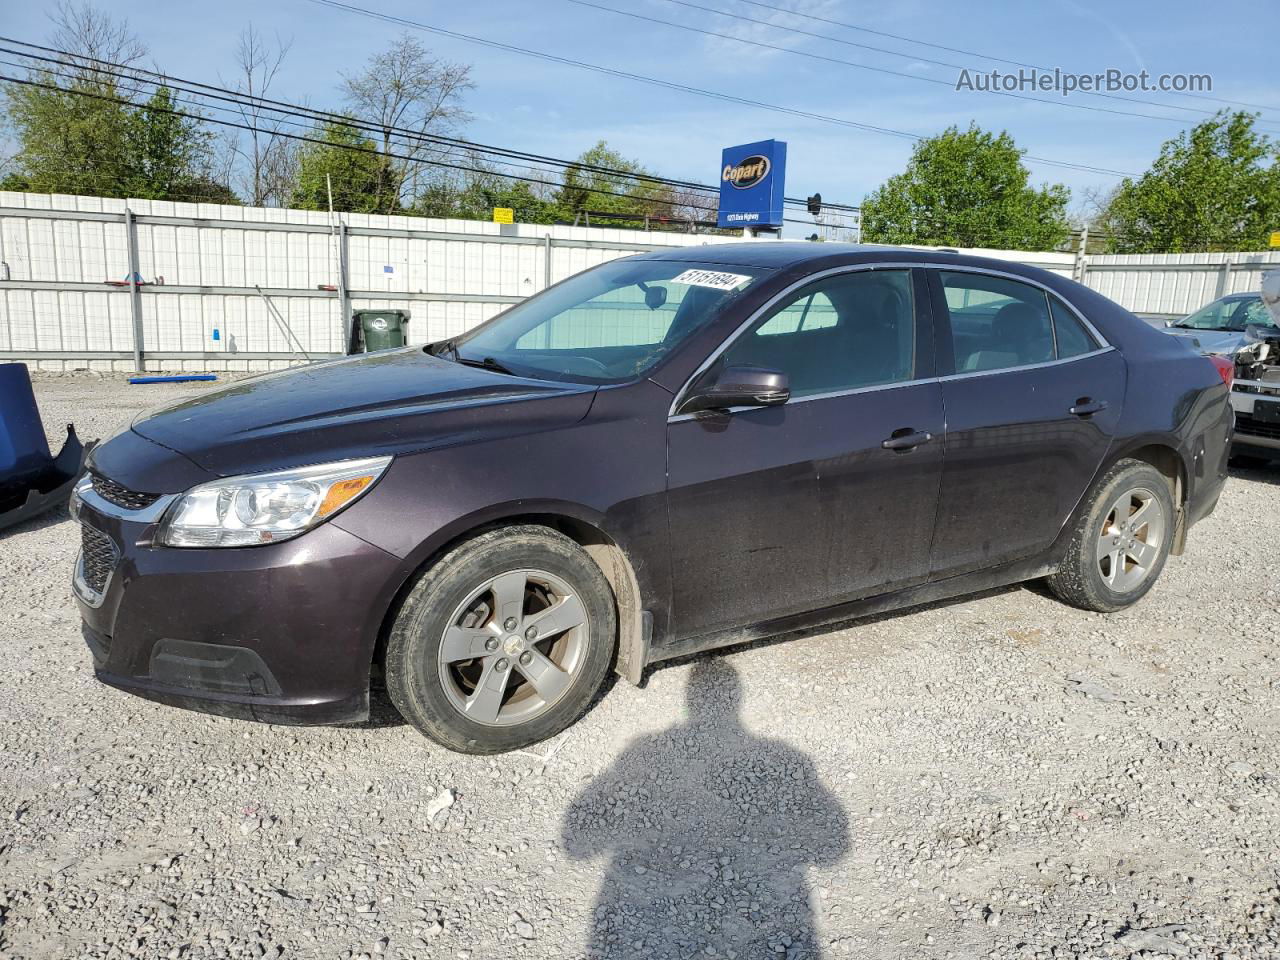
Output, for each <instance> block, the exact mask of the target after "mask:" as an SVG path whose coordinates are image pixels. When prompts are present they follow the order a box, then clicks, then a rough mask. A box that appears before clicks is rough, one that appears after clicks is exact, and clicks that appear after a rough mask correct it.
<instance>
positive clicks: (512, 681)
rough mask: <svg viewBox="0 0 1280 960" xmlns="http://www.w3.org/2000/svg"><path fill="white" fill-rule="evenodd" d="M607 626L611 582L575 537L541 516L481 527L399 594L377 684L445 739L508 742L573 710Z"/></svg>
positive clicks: (612, 635)
mask: <svg viewBox="0 0 1280 960" xmlns="http://www.w3.org/2000/svg"><path fill="white" fill-rule="evenodd" d="M616 636H617V626H616V617H615V613H614V602H613V593H612V591H611V590H610V588H609V584H608V581H606V580H605V578H604V574H603V573H601V571H600V568H599V567H597V566H596V564H595V563H594V562H593V561H592V560H591V558H590V557H588V556H587V554H586V553H585V552H584V551H583V550H582V548H581V547H579V546H578V545H577V544H576V543H574V542H573V541H572V540H570V539H569V538H568V537H565V536H563V535H562V534H559V533H557V532H556V531H554V530H551V529H550V528H547V527H538V526H511V527H503V528H500V529H496V530H490V531H488V532H487V533H483V534H481V535H480V536H477V537H475V538H474V539H471V540H468V541H466V542H465V543H462V544H461V545H459V546H458V547H455V548H454V549H453V550H451V551H450V552H449V553H447V554H446V555H445V556H443V557H442V558H440V560H439V561H437V562H436V563H435V564H433V565H432V566H431V567H430V569H428V570H427V571H426V572H425V573H424V574H423V575H422V577H421V579H419V581H418V583H417V584H416V585H415V586H414V587H413V589H412V590H411V591H410V593H409V595H408V596H407V597H406V598H405V601H404V603H403V605H402V606H401V609H400V613H399V615H398V616H397V618H396V621H395V624H394V626H393V627H392V630H391V635H390V638H389V640H388V643H387V657H386V675H387V691H388V693H389V694H390V696H391V700H392V702H393V703H394V704H395V705H396V708H397V709H398V710H399V711H400V713H401V715H402V716H403V717H404V718H405V719H406V720H408V721H409V722H410V723H412V724H413V725H414V726H415V727H417V728H418V730H420V731H421V732H422V733H423V734H425V735H426V736H428V737H430V738H431V739H432V740H435V741H436V742H437V743H440V744H441V745H443V746H445V747H448V748H449V749H451V750H457V751H459V752H461V753H479V754H484V753H501V752H503V751H507V750H516V749H519V748H520V747H525V746H528V745H529V744H531V743H536V742H538V741H539V740H545V739H547V738H548V737H552V736H554V735H555V734H557V733H559V732H560V731H561V730H563V729H565V728H566V727H567V726H569V725H570V724H571V723H573V722H574V721H575V720H577V719H578V718H579V717H580V716H581V715H582V713H583V712H584V711H585V710H586V709H587V707H588V706H589V705H590V704H591V700H592V698H593V697H594V696H595V694H596V692H597V691H598V690H599V689H600V686H601V684H602V683H603V682H604V679H605V676H606V674H607V673H608V670H609V666H610V664H611V663H612V661H613V654H614V647H615V645H616Z"/></svg>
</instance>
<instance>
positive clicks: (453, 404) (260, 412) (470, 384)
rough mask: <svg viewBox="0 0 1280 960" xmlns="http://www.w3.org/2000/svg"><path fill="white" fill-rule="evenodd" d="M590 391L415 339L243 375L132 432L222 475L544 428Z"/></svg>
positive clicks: (567, 418) (586, 400)
mask: <svg viewBox="0 0 1280 960" xmlns="http://www.w3.org/2000/svg"><path fill="white" fill-rule="evenodd" d="M594 394H595V388H594V387H592V386H586V385H582V384H572V383H558V382H550V381H546V380H529V379H525V378H523V377H512V376H507V375H505V374H501V373H497V372H494V371H492V370H484V369H479V368H476V367H468V366H463V365H462V364H458V363H453V362H450V361H447V360H442V359H440V358H438V357H433V356H431V355H430V354H428V353H426V352H425V351H424V350H423V349H422V348H421V347H413V348H407V349H404V350H389V351H385V352H380V353H374V354H366V355H362V356H358V357H348V358H343V359H339V360H333V361H328V362H324V363H315V364H310V365H307V366H302V367H293V368H291V369H289V370H283V371H280V372H277V373H270V374H265V375H263V376H260V377H253V378H251V379H248V380H241V381H238V382H236V383H233V384H231V385H230V386H228V387H226V388H224V389H222V390H219V391H217V392H215V393H211V394H204V395H202V396H200V397H196V398H193V399H190V400H184V401H182V402H180V403H177V404H174V405H173V406H170V407H165V408H163V409H161V410H158V411H151V412H149V413H145V414H143V415H142V416H141V417H139V418H138V419H137V420H136V421H135V422H134V424H133V431H134V432H136V433H137V434H139V435H141V436H143V437H145V438H147V439H148V440H151V441H153V442H154V443H158V444H161V445H162V446H165V447H167V448H169V449H170V450H173V451H175V452H177V453H180V454H182V455H183V456H184V457H186V458H187V459H189V460H190V461H192V462H194V463H195V464H197V465H199V466H200V467H202V468H204V469H205V470H208V471H210V472H212V473H215V474H219V475H221V476H231V475H234V474H238V473H255V472H259V471H262V470H273V469H284V468H287V467H291V466H301V465H304V464H308V463H317V462H324V461H328V460H341V459H347V458H351V457H367V456H377V455H381V454H388V453H389V454H397V453H409V452H415V451H419V450H423V449H428V448H430V447H433V446H440V445H453V444H457V443H465V442H468V441H470V440H476V439H482V438H487V437H492V436H495V435H505V434H511V433H518V432H532V431H536V430H540V429H549V428H552V427H555V426H560V425H563V424H565V423H572V422H576V421H577V420H580V419H581V418H582V417H584V416H585V415H586V413H587V410H588V409H590V406H591V399H592V397H593V396H594Z"/></svg>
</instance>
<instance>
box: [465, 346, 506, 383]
mask: <svg viewBox="0 0 1280 960" xmlns="http://www.w3.org/2000/svg"><path fill="white" fill-rule="evenodd" d="M453 359H454V360H456V361H457V362H458V363H461V364H463V365H465V366H468V367H479V368H480V369H482V370H492V371H493V372H494V373H505V374H507V376H510V377H514V376H515V375H516V374H515V372H514V371H513V370H512V369H511V368H510V367H508V366H506V365H505V364H503V363H500V362H498V361H497V360H495V359H493V357H482V358H481V359H479V360H477V359H475V358H474V357H464V356H462V354H460V353H458V351H457V348H454V351H453Z"/></svg>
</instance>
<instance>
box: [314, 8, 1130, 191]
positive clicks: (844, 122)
mask: <svg viewBox="0 0 1280 960" xmlns="http://www.w3.org/2000/svg"><path fill="white" fill-rule="evenodd" d="M311 2H312V3H316V4H320V5H322V6H326V7H332V8H333V9H335V10H343V11H345V12H347V13H354V14H357V15H359V16H365V17H370V18H373V19H375V20H383V21H385V22H387V23H395V24H398V25H400V26H405V27H411V28H413V29H415V30H424V31H426V32H428V33H434V34H437V35H439V36H444V37H451V38H452V39H455V40H463V41H466V42H468V43H475V44H479V45H481V46H485V47H490V48H492V49H495V50H505V51H507V52H509V53H516V54H520V55H521V56H525V57H534V58H536V59H539V60H546V61H548V62H551V63H559V64H563V65H565V66H571V67H577V68H579V69H583V70H591V71H593V72H595V73H601V74H605V75H606V76H613V77H620V78H622V79H625V80H634V81H636V82H638V83H646V84H649V85H651V86H657V87H663V88H666V89H668V90H675V91H678V92H681V93H692V94H695V95H697V96H701V97H708V98H710V99H713V100H720V101H723V102H727V103H739V104H743V105H745V106H749V107H758V108H760V109H762V110H770V111H773V112H775V113H784V114H789V115H791V116H796V117H803V118H805V119H809V120H818V121H820V122H822V123H832V124H836V125H839V126H843V127H851V128H853V129H856V130H865V131H867V132H870V133H880V134H884V135H885V136H890V137H898V138H900V139H903V140H911V141H914V142H919V141H921V140H923V139H925V138H924V137H923V136H921V135H920V134H916V133H910V132H908V131H905V130H895V129H893V128H891V127H881V126H876V125H875V124H870V123H861V122H859V121H856V120H849V119H846V118H844V117H833V116H828V115H826V114H821V113H814V112H811V111H808V110H800V109H797V108H795V107H786V106H782V105H779V104H774V103H766V102H764V101H762V100H752V99H750V98H748V97H739V96H736V95H734V94H728V93H721V92H719V91H715V90H706V89H703V88H701V87H694V86H689V85H687V84H682V83H676V82H674V81H671V80H662V79H659V78H657V77H650V76H645V75H642V74H637V73H628V72H626V71H624V70H616V69H614V68H612V67H604V66H601V65H599V64H595V63H588V62H586V61H584V60H574V59H572V58H570V57H561V56H557V55H555V54H551V53H543V52H541V51H538V50H531V49H529V48H527V47H520V46H516V45H515V44H509V43H502V42H500V41H497V40H488V39H486V38H484V37H476V36H472V35H471V34H466V33H459V32H458V31H456V30H446V29H444V28H443V27H433V26H430V25H428V24H425V23H419V22H418V21H416V20H409V19H407V18H405V17H397V16H393V15H391V14H387V13H379V12H378V11H376V10H367V9H365V8H364V7H358V6H355V5H353V4H348V3H342V2H340V0H311ZM1023 159H1025V160H1027V161H1030V162H1032V163H1041V164H1045V165H1047V166H1052V167H1063V168H1066V169H1071V170H1082V171H1084V172H1086V173H1098V174H1103V175H1106V176H1113V177H1133V176H1136V174H1132V173H1126V172H1124V171H1122V170H1111V169H1108V168H1106V167H1095V166H1091V165H1089V164H1083V163H1073V162H1070V161H1066V160H1051V159H1049V158H1047V157H1036V156H1032V155H1030V154H1023Z"/></svg>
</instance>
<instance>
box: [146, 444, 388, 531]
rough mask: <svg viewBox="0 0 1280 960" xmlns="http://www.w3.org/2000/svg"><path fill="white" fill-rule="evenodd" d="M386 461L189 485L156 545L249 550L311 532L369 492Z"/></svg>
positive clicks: (349, 462)
mask: <svg viewBox="0 0 1280 960" xmlns="http://www.w3.org/2000/svg"><path fill="white" fill-rule="evenodd" d="M389 463H391V458H390V457H371V458H369V459H368V460H340V461H338V462H337V463H321V464H317V465H315V466H312V467H301V468H299V469H297V470H279V471H276V472H275V473H257V474H251V475H249V476H245V477H229V478H227V479H226V480H214V481H212V482H210V483H202V484H200V486H198V487H192V488H191V489H190V490H188V491H187V492H186V493H185V494H183V495H182V497H181V498H180V499H179V500H178V501H177V502H176V503H175V504H174V505H173V506H172V507H171V508H170V509H169V512H168V513H167V514H166V516H165V519H164V522H163V523H162V524H161V527H160V534H159V536H158V537H157V538H156V539H157V542H159V543H162V544H164V545H165V546H169V547H247V546H254V545H257V544H263V543H278V542H279V541H281V540H288V539H289V538H290V537H296V536H297V535H298V534H300V533H304V532H306V531H307V530H310V529H311V528H312V527H314V526H315V525H316V524H318V523H320V522H322V521H324V520H326V519H328V518H329V517H331V516H333V515H334V514H335V513H337V512H338V511H339V510H341V509H342V508H343V507H346V506H348V505H349V504H351V503H352V502H354V501H355V500H356V499H358V498H359V497H360V496H361V495H362V494H363V493H364V492H365V491H366V490H368V489H369V488H370V487H371V486H373V483H374V481H375V480H377V479H378V477H380V476H382V472H383V471H384V470H386V469H387V465H388V464H389Z"/></svg>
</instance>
